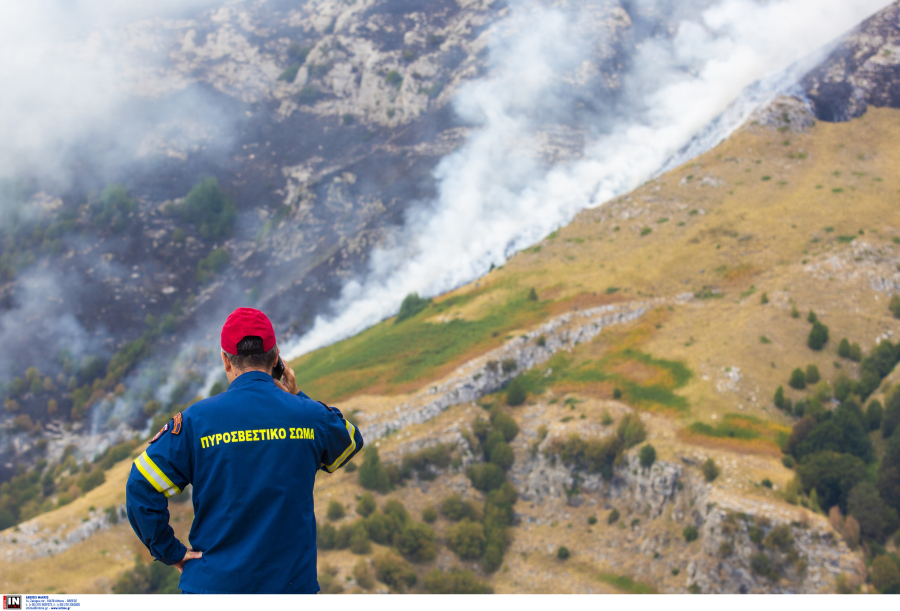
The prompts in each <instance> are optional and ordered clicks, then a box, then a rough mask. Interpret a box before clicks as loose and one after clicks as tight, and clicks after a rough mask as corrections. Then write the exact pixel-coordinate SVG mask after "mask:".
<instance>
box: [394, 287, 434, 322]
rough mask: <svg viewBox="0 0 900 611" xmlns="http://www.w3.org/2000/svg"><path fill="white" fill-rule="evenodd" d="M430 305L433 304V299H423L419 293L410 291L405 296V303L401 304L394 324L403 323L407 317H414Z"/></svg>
mask: <svg viewBox="0 0 900 611" xmlns="http://www.w3.org/2000/svg"><path fill="white" fill-rule="evenodd" d="M429 305H431V299H422V298H421V297H419V294H418V293H410V294H409V295H407V296H406V297H404V298H403V303H401V304H400V312H399V313H398V314H397V318H395V319H394V324H398V323H401V322H403V321H404V320H406V319H407V318H412V317H413V316H415V315H416V314H418V313H419V312H421V311H422V310H424V309H425V308H427V307H428V306H429Z"/></svg>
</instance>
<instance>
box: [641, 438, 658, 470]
mask: <svg viewBox="0 0 900 611" xmlns="http://www.w3.org/2000/svg"><path fill="white" fill-rule="evenodd" d="M639 457H640V458H639V459H640V462H641V467H643V468H644V469H649V468H650V467H652V466H653V463H655V462H656V448H654V447H653V446H652V445H650V444H649V443H648V444H647V445H645V446H644V447H642V448H641V452H640V454H639Z"/></svg>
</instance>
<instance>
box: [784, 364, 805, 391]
mask: <svg viewBox="0 0 900 611" xmlns="http://www.w3.org/2000/svg"><path fill="white" fill-rule="evenodd" d="M788 384H790V386H791V388H796V389H797V390H803V389H804V388H806V374H805V373H803V370H802V369H800V368H799V367H797V368H796V369H794V371H792V372H791V380H790V382H788Z"/></svg>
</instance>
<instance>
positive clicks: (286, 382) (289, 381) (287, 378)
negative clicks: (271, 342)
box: [275, 361, 300, 395]
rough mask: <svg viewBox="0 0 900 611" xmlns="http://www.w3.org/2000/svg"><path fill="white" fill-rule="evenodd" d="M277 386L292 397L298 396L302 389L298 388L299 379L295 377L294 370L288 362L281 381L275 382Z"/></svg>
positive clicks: (285, 364)
mask: <svg viewBox="0 0 900 611" xmlns="http://www.w3.org/2000/svg"><path fill="white" fill-rule="evenodd" d="M275 385H276V386H278V388H280V389H281V390H283V391H285V392H289V393H291V394H292V395H296V394H297V393H298V392H299V391H300V389H299V388H297V379H296V378H295V377H294V370H293V369H291V366H290V365H288V363H287V361H285V363H284V373H283V374H281V381H278V380H275Z"/></svg>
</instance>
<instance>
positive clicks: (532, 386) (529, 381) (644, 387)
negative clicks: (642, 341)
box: [518, 348, 693, 411]
mask: <svg viewBox="0 0 900 611" xmlns="http://www.w3.org/2000/svg"><path fill="white" fill-rule="evenodd" d="M631 364H640V365H643V366H644V367H643V370H644V371H645V372H646V373H649V374H653V375H652V377H653V379H654V382H653V383H646V382H644V383H642V382H640V381H636V380H634V379H631V378H629V377H628V375H627V374H623V373H620V372H621V371H628V369H629V367H628V366H629V365H631ZM548 370H549V371H550V374H549V375H547V374H546V372H547V371H548ZM692 375H693V374H692V373H691V370H690V369H688V367H687V366H686V365H685V364H684V363H682V362H681V361H670V360H666V359H657V358H654V357H653V356H651V355H649V354H646V353H644V352H641V351H639V350H634V349H630V348H628V349H625V350H619V351H616V352H614V353H612V354H610V355H608V356H606V357H604V358H602V359H586V360H582V361H578V360H577V358H576V357H573V356H572V355H570V354H569V353H564V352H560V353H557V354H555V355H554V356H553V357H552V358H551V359H550V360H549V361H548V362H547V363H545V364H543V365H541V366H540V367H535V368H533V369H531V370H529V371H527V372H525V373H523V374H522V375H521V376H519V378H518V379H519V381H520V382H521V384H522V387H523V388H524V389H525V391H526V392H527V393H528V394H530V395H538V394H541V393H543V392H544V391H545V390H546V389H547V388H554V387H555V388H561V389H566V388H575V389H584V390H585V391H586V392H590V390H591V387H595V386H598V385H601V386H604V387H606V386H608V387H609V388H610V389H611V388H618V389H619V390H620V391H621V392H622V398H623V399H624V400H625V401H627V402H628V403H629V404H632V405H635V406H639V407H645V408H654V407H664V408H669V409H675V410H679V411H681V410H686V409H687V408H688V407H689V403H688V400H687V399H686V398H684V397H682V396H680V395H677V394H675V392H674V391H675V390H676V389H678V388H681V387H682V386H684V385H685V384H687V382H688V380H690V379H691V376H692ZM566 403H567V404H569V405H571V403H570V400H569V399H567V400H566Z"/></svg>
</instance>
